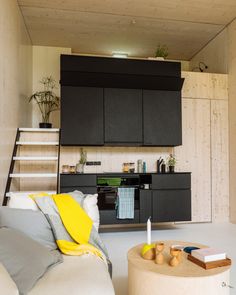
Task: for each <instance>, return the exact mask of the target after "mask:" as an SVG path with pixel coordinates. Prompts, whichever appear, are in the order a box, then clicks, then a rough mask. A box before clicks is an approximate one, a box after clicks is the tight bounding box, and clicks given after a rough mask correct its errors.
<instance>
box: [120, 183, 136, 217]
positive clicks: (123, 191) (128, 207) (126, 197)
mask: <svg viewBox="0 0 236 295" xmlns="http://www.w3.org/2000/svg"><path fill="white" fill-rule="evenodd" d="M134 190H135V189H134V187H131V188H123V187H119V188H118V198H117V218H118V219H134Z"/></svg>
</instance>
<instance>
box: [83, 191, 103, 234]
mask: <svg viewBox="0 0 236 295" xmlns="http://www.w3.org/2000/svg"><path fill="white" fill-rule="evenodd" d="M97 202H98V194H94V195H86V197H85V200H84V204H83V208H84V210H85V211H86V213H87V214H88V216H89V217H90V218H91V219H92V220H93V225H94V227H95V228H96V230H97V231H98V228H99V224H100V217H99V210H98V206H97Z"/></svg>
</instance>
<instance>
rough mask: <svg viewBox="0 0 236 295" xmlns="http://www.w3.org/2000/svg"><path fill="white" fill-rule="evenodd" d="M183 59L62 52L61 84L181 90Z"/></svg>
mask: <svg viewBox="0 0 236 295" xmlns="http://www.w3.org/2000/svg"><path fill="white" fill-rule="evenodd" d="M183 82H184V79H183V78H181V64H180V62H168V61H153V60H141V59H140V60H139V59H123V58H109V57H91V56H78V55H61V81H60V83H61V85H63V86H84V87H104V88H105V87H107V88H130V89H150V90H168V91H181V89H182V86H183Z"/></svg>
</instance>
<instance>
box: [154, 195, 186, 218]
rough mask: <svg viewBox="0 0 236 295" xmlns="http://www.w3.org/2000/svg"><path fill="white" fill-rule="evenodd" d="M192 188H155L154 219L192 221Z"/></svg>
mask: <svg viewBox="0 0 236 295" xmlns="http://www.w3.org/2000/svg"><path fill="white" fill-rule="evenodd" d="M190 220H191V191H190V190H153V191H152V221H153V222H171V221H190Z"/></svg>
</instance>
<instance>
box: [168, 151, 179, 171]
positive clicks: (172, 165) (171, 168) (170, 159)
mask: <svg viewBox="0 0 236 295" xmlns="http://www.w3.org/2000/svg"><path fill="white" fill-rule="evenodd" d="M176 162H177V161H176V158H175V157H174V156H173V155H172V154H170V155H169V157H168V158H167V165H168V167H169V173H174V172H175V165H176Z"/></svg>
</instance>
